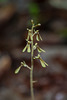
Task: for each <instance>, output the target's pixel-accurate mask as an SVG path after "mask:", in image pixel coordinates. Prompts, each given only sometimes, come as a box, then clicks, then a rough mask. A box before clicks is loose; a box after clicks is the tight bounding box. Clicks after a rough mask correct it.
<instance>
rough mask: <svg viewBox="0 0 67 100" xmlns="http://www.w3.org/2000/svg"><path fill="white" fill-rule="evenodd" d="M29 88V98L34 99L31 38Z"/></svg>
mask: <svg viewBox="0 0 67 100" xmlns="http://www.w3.org/2000/svg"><path fill="white" fill-rule="evenodd" d="M32 35H33V26H32ZM30 88H31V99H32V100H34V92H33V38H32V40H31V70H30Z"/></svg>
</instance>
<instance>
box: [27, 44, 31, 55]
mask: <svg viewBox="0 0 67 100" xmlns="http://www.w3.org/2000/svg"><path fill="white" fill-rule="evenodd" d="M27 52H28V53H30V52H31V50H30V44H28V47H27Z"/></svg>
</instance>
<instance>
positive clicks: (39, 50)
mask: <svg viewBox="0 0 67 100" xmlns="http://www.w3.org/2000/svg"><path fill="white" fill-rule="evenodd" d="M37 50H38V52H39V53H41V52H45V51H44V50H43V49H41V48H40V47H39V46H38V47H37Z"/></svg>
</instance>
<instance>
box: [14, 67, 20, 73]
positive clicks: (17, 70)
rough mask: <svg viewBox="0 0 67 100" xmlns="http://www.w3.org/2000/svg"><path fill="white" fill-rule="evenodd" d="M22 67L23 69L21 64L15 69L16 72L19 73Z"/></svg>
mask: <svg viewBox="0 0 67 100" xmlns="http://www.w3.org/2000/svg"><path fill="white" fill-rule="evenodd" d="M20 69H21V66H19V67H18V68H17V69H16V70H15V74H17V73H19V71H20Z"/></svg>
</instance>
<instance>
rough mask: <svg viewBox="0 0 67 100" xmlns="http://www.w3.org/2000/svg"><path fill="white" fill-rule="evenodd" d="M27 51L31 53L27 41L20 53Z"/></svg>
mask: <svg viewBox="0 0 67 100" xmlns="http://www.w3.org/2000/svg"><path fill="white" fill-rule="evenodd" d="M26 50H27V52H28V53H30V52H31V48H30V42H29V41H28V43H27V45H26V46H25V48H24V49H23V50H22V52H25V51H26Z"/></svg>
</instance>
